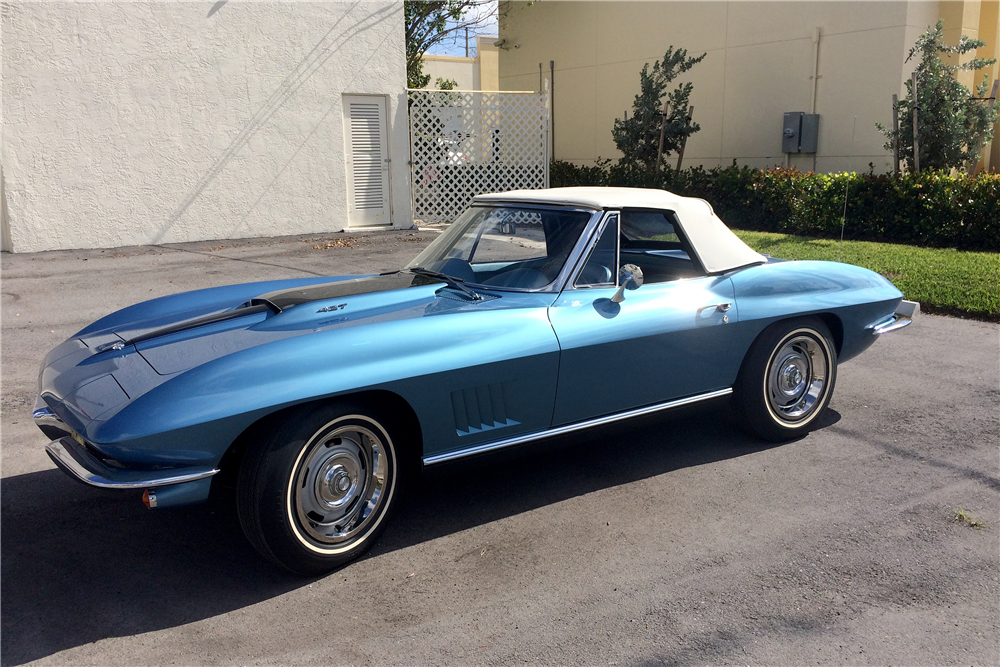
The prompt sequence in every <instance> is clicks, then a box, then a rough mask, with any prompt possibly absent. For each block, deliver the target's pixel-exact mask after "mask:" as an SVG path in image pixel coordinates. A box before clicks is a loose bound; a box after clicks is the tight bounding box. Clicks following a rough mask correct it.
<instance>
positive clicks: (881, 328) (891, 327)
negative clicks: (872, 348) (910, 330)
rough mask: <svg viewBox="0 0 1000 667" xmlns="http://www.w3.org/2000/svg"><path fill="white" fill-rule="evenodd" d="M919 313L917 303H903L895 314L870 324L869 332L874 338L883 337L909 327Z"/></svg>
mask: <svg viewBox="0 0 1000 667" xmlns="http://www.w3.org/2000/svg"><path fill="white" fill-rule="evenodd" d="M919 313H920V304H919V303H917V302H916V301H901V302H900V304H899V306H898V307H897V308H896V312H895V313H893V314H892V315H890V316H889V317H887V318H885V319H883V320H880V321H878V322H875V323H874V324H870V325H869V326H868V330H869V331H871V333H872V335H873V336H881V335H882V334H887V333H890V332H892V331H896V330H897V329H902V328H903V327H905V326H909V325H910V324H912V323H913V320H914V318H916V316H917V315H918V314H919Z"/></svg>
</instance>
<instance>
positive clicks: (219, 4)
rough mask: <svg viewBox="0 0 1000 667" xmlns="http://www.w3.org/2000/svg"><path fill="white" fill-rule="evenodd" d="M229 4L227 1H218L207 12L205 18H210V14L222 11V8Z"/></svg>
mask: <svg viewBox="0 0 1000 667" xmlns="http://www.w3.org/2000/svg"><path fill="white" fill-rule="evenodd" d="M227 2H229V0H219V1H218V2H217V3H215V4H214V5H212V8H211V9H209V10H208V16H207V17H206V18H212V14H214V13H215V12H217V11H219V10H220V9H222V6H223V5H224V4H226V3H227Z"/></svg>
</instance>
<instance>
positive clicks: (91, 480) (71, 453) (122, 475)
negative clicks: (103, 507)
mask: <svg viewBox="0 0 1000 667" xmlns="http://www.w3.org/2000/svg"><path fill="white" fill-rule="evenodd" d="M45 453H46V454H48V455H49V458H51V459H52V461H53V463H55V464H56V465H57V466H59V468H61V469H62V470H63V471H64V472H66V473H67V474H68V475H69V476H70V477H73V478H75V479H78V480H80V481H81V482H83V483H84V484H89V485H90V486H97V487H100V488H102V489H148V488H152V487H157V486H169V485H172V484H183V483H185V482H194V481H197V480H199V479H205V478H206V477H211V476H212V475H214V474H216V473H217V472H219V470H218V469H217V468H211V467H208V466H198V467H190V468H173V469H169V470H126V469H124V468H115V467H112V466H109V465H108V464H106V463H105V462H104V461H102V460H100V459H99V458H97V457H96V456H94V455H93V454H91V453H90V451H88V450H87V448H86V447H84V446H83V445H81V444H80V443H78V442H77V441H76V440H74V439H73V437H72V436H66V437H64V438H60V439H59V440H53V441H52V442H50V443H49V444H48V445H46V446H45Z"/></svg>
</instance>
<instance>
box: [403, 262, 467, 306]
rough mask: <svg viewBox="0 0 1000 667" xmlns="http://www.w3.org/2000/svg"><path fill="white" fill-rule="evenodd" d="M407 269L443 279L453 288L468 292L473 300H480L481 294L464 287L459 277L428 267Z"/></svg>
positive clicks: (421, 274)
mask: <svg viewBox="0 0 1000 667" xmlns="http://www.w3.org/2000/svg"><path fill="white" fill-rule="evenodd" d="M409 271H410V273H415V274H417V275H418V276H427V277H428V278H437V279H438V280H443V281H444V282H446V283H448V285H449V286H451V287H454V288H455V289H460V290H462V291H463V292H465V293H466V294H468V295H469V297H471V298H472V300H473V301H482V299H483V297H482V295H481V294H479V293H478V292H473V291H472V290H471V289H469V288H468V287H466V286H465V284H464V283H465V281H464V280H462V279H461V278H455V277H454V276H449V275H448V274H447V273H440V272H438V271H431V270H430V269H425V268H424V267H422V266H413V267H410V269H409Z"/></svg>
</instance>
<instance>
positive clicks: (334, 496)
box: [288, 416, 395, 552]
mask: <svg viewBox="0 0 1000 667" xmlns="http://www.w3.org/2000/svg"><path fill="white" fill-rule="evenodd" d="M390 448H391V444H390V443H389V437H388V435H387V434H386V433H385V432H384V431H383V430H382V429H381V428H380V427H379V426H378V424H376V423H374V422H371V421H369V420H367V419H365V418H363V417H361V418H359V417H357V416H354V417H350V418H347V417H345V418H342V419H340V420H336V421H334V422H331V423H330V424H327V425H326V426H324V427H323V428H322V429H320V430H319V431H318V432H317V433H316V434H315V435H314V436H313V437H312V438H311V439H310V441H309V443H307V444H306V446H305V447H303V448H302V451H301V452H300V453H299V457H298V460H297V461H296V463H295V467H294V468H293V470H292V475H291V478H290V480H289V481H290V486H289V489H288V505H289V508H288V509H289V515H290V516H289V518H291V519H292V523H293V528H294V529H295V532H296V534H298V536H299V538H300V539H302V540H303V542H304V543H305V544H306V545H307V546H309V547H310V548H312V549H314V550H317V551H323V552H339V551H341V550H345V549H348V548H350V547H351V546H352V545H353V543H354V542H355V541H356V540H357V539H358V538H359V537H363V536H364V535H365V534H367V533H368V532H370V530H371V529H373V528H374V527H375V525H377V524H378V522H379V521H380V520H381V517H382V514H383V513H384V512H383V510H384V508H385V505H386V504H388V502H389V498H390V497H391V495H392V490H393V482H394V478H393V475H394V472H395V470H394V465H395V461H394V460H393V453H392V451H391V449H390ZM303 538H304V539H303Z"/></svg>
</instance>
